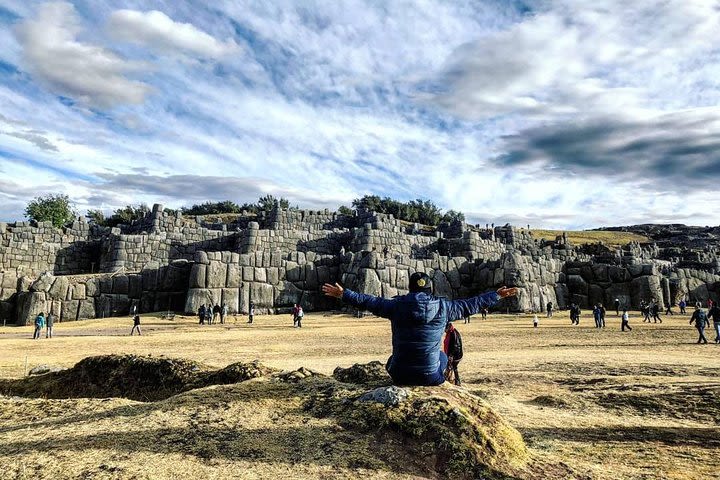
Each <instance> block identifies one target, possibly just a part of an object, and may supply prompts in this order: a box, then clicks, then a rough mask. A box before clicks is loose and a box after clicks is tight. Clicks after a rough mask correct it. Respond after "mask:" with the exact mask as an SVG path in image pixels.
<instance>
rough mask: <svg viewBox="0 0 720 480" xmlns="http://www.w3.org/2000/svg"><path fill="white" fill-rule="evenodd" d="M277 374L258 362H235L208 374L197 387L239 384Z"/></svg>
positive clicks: (272, 369) (274, 370)
mask: <svg viewBox="0 0 720 480" xmlns="http://www.w3.org/2000/svg"><path fill="white" fill-rule="evenodd" d="M277 372H278V370H277V369H275V368H270V367H266V366H265V365H263V364H262V363H260V361H258V360H254V361H252V362H237V363H232V364H230V365H228V366H227V367H225V368H221V369H220V370H217V371H215V372H209V373H208V374H207V376H205V378H203V379H202V380H201V381H200V382H199V385H198V386H203V385H226V384H229V383H240V382H244V381H247V380H251V379H253V378H259V377H265V376H269V375H272V374H274V373H277Z"/></svg>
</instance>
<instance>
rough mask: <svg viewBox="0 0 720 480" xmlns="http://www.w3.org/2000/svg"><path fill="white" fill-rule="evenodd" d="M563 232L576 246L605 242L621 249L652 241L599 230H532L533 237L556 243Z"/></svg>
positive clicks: (646, 238) (623, 233) (633, 234)
mask: <svg viewBox="0 0 720 480" xmlns="http://www.w3.org/2000/svg"><path fill="white" fill-rule="evenodd" d="M563 232H564V233H567V236H568V238H569V239H570V241H571V242H572V243H573V244H575V245H584V244H586V243H598V242H603V243H604V244H605V245H607V246H609V247H619V246H621V245H626V244H628V243H630V242H640V243H644V242H649V241H650V239H649V238H648V237H646V236H644V235H638V234H636V233H631V232H608V231H598V230H577V231H572V230H541V229H532V230H531V233H532V236H533V237H535V238H544V239H545V240H549V241H554V240H555V237H557V236H558V235H562V234H563Z"/></svg>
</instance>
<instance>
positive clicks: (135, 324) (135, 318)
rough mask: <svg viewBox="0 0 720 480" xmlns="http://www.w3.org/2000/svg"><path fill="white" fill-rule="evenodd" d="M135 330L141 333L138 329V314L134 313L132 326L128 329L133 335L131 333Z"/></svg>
mask: <svg viewBox="0 0 720 480" xmlns="http://www.w3.org/2000/svg"><path fill="white" fill-rule="evenodd" d="M136 330H137V333H138V335H142V332H141V331H140V315H135V316H134V317H133V327H132V330H130V336H131V337H132V336H133V333H135V331H136Z"/></svg>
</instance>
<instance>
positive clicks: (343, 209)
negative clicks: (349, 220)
mask: <svg viewBox="0 0 720 480" xmlns="http://www.w3.org/2000/svg"><path fill="white" fill-rule="evenodd" d="M338 213H339V214H341V215H352V214H353V211H352V210H350V207H346V206H345V205H340V208H338Z"/></svg>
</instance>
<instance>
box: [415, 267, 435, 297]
mask: <svg viewBox="0 0 720 480" xmlns="http://www.w3.org/2000/svg"><path fill="white" fill-rule="evenodd" d="M410 291H411V292H413V293H414V292H425V293H432V280H430V277H428V276H427V274H425V273H422V272H415V273H413V274H412V275H410Z"/></svg>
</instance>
